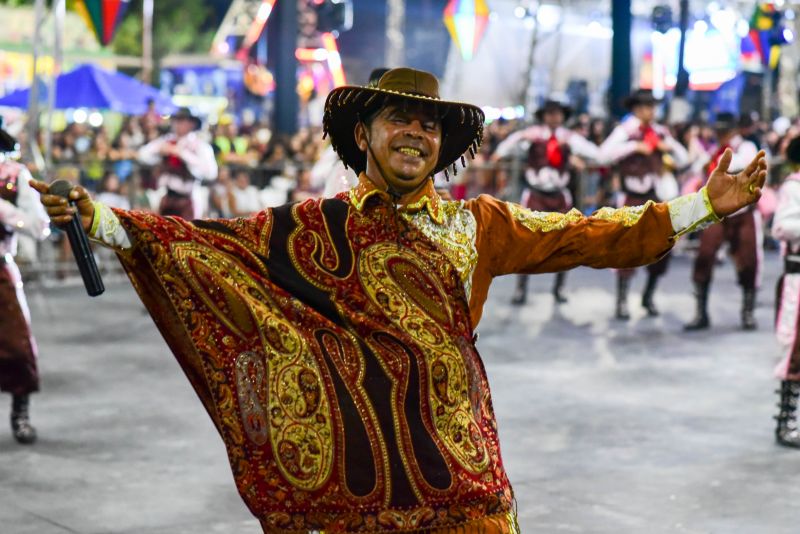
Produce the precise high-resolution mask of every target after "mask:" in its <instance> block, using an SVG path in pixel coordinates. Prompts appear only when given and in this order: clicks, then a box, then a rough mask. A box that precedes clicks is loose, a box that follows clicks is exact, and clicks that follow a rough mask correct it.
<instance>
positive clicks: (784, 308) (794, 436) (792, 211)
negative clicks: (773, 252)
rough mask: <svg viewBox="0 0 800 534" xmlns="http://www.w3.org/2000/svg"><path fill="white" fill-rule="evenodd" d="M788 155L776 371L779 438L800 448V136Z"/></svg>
mask: <svg viewBox="0 0 800 534" xmlns="http://www.w3.org/2000/svg"><path fill="white" fill-rule="evenodd" d="M786 159H787V160H788V161H789V162H790V163H791V164H792V165H793V166H794V167H795V172H794V173H792V174H790V175H789V176H787V177H786V179H785V180H784V182H783V185H782V186H781V189H780V193H779V200H778V208H777V210H776V211H775V218H774V219H773V222H772V234H773V235H774V236H775V237H776V238H777V239H780V240H781V241H782V242H783V247H782V248H783V258H784V271H783V275H781V277H780V279H779V280H778V287H777V299H776V302H775V307H776V319H775V333H776V335H777V338H778V343H779V345H780V348H781V355H782V358H781V362H780V363H779V364H778V366H777V367H776V368H775V375H776V376H777V378H778V379H780V380H781V387H780V389H779V390H778V393H779V395H780V403H779V404H778V407H779V409H780V411H779V412H778V415H777V417H776V419H777V421H778V425H777V427H776V429H775V439H776V441H777V442H778V443H779V444H780V445H785V446H788V447H796V448H800V431H798V428H797V403H798V396H800V137H798V138H795V139H794V140H792V141H791V142H790V143H789V146H788V148H787V150H786Z"/></svg>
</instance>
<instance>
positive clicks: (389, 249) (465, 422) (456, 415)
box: [358, 242, 489, 474]
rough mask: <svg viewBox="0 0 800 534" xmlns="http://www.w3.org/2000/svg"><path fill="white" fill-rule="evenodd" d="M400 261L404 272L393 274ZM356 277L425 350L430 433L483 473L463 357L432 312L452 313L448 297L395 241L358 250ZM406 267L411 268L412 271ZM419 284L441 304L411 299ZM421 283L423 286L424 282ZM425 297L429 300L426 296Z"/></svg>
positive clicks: (463, 462)
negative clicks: (411, 286) (429, 306)
mask: <svg viewBox="0 0 800 534" xmlns="http://www.w3.org/2000/svg"><path fill="white" fill-rule="evenodd" d="M399 263H402V264H403V266H404V268H403V269H402V272H403V273H404V276H405V277H406V280H404V283H403V284H401V283H400V282H399V281H398V280H397V279H396V278H395V276H396V273H398V272H399V271H398V269H397V268H396V267H395V268H393V265H397V264H399ZM358 270H359V279H360V280H361V283H362V284H363V287H364V289H365V291H366V292H367V294H368V295H369V297H370V299H371V300H372V301H373V302H374V303H375V305H376V306H377V307H378V308H379V309H380V310H381V312H382V313H383V314H384V315H385V316H386V318H387V319H389V320H390V321H391V322H392V323H394V324H395V325H396V326H397V327H398V328H400V329H401V330H402V331H404V332H407V333H408V334H409V335H410V336H411V337H412V338H413V339H414V340H415V341H416V342H417V343H419V345H420V346H421V348H422V349H423V351H424V362H425V367H426V369H427V373H426V374H427V379H428V388H429V391H430V395H429V397H428V398H429V400H430V413H431V416H432V417H433V421H434V427H435V432H436V434H437V435H438V436H439V439H440V440H441V442H442V443H443V444H444V445H445V447H446V448H447V450H448V451H449V452H450V453H451V454H452V456H453V457H454V458H455V459H456V460H457V461H458V463H459V464H461V466H462V467H463V468H464V469H466V470H468V471H470V472H471V473H474V474H479V473H482V472H483V470H484V469H485V468H486V466H487V465H488V463H489V455H488V453H487V450H486V445H485V443H484V442H483V440H482V439H481V433H480V430H479V426H478V424H477V422H476V419H475V415H474V414H475V411H474V410H473V407H472V406H471V404H470V398H471V397H470V394H469V393H470V385H469V379H468V376H467V369H466V365H465V362H464V358H463V356H462V355H461V352H460V351H459V349H458V347H457V346H456V345H455V344H454V343H453V340H452V338H451V337H450V336H449V335H448V334H447V332H446V331H445V330H444V329H443V328H442V326H441V325H439V324H438V323H437V321H436V320H435V319H434V317H432V315H442V314H445V315H446V316H447V317H450V316H452V312H451V311H450V310H449V309H447V302H448V298H447V296H446V295H445V294H444V289H443V288H442V287H441V285H440V283H439V281H438V280H437V278H436V277H435V276H426V275H425V266H424V265H421V264H420V263H419V257H418V256H417V255H416V254H413V253H410V252H409V251H407V250H406V249H404V248H402V247H399V246H398V245H397V244H396V243H389V242H383V243H377V244H375V245H372V246H370V247H369V248H367V249H365V250H363V251H362V252H361V254H360V256H359V262H358ZM411 271H415V273H414V274H413V275H412V274H411ZM415 283H416V284H418V285H420V287H419V289H418V290H417V291H416V292H418V293H423V294H425V293H427V292H429V291H431V290H433V294H434V295H435V296H436V298H435V300H436V301H438V302H441V306H443V307H444V309H440V310H436V311H435V312H433V313H432V312H431V311H430V310H427V309H425V308H424V307H423V306H421V305H420V303H421V302H422V299H421V298H419V297H417V298H413V299H412V298H411V297H410V295H409V293H408V285H409V284H415ZM423 285H424V287H423ZM428 302H430V301H428Z"/></svg>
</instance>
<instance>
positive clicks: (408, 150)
mask: <svg viewBox="0 0 800 534" xmlns="http://www.w3.org/2000/svg"><path fill="white" fill-rule="evenodd" d="M397 151H398V152H400V153H401V154H404V155H406V156H411V157H412V158H421V157H422V156H423V155H424V154H425V153H424V152H423V151H422V150H420V149H418V148H413V147H408V146H403V147H400V148H398V149H397Z"/></svg>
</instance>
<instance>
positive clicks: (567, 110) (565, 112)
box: [533, 105, 572, 122]
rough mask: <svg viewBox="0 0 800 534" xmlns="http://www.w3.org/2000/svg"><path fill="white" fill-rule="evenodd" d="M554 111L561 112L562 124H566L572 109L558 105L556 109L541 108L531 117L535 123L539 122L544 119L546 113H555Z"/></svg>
mask: <svg viewBox="0 0 800 534" xmlns="http://www.w3.org/2000/svg"><path fill="white" fill-rule="evenodd" d="M556 110H560V111H561V114H562V115H563V116H564V122H566V121H567V120H569V118H570V117H572V108H571V107H569V106H564V105H559V106H558V107H547V106H545V107H543V108H539V109H537V110H536V112H535V113H534V114H533V116H534V117H536V120H537V121H539V122H541V121H542V119H544V114H545V113H547V112H548V111H556Z"/></svg>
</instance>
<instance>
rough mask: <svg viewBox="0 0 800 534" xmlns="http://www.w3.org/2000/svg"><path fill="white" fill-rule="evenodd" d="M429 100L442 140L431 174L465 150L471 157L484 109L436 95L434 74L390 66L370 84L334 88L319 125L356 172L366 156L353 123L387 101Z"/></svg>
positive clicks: (452, 162)
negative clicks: (439, 125) (440, 128)
mask: <svg viewBox="0 0 800 534" xmlns="http://www.w3.org/2000/svg"><path fill="white" fill-rule="evenodd" d="M403 100H406V101H411V102H423V103H426V104H433V105H434V106H435V107H436V109H437V111H438V115H439V118H440V120H441V121H442V144H441V148H440V150H439V159H438V160H437V162H436V167H435V168H434V171H433V172H434V173H437V172H440V171H445V172H447V170H449V167H450V166H452V171H453V173H456V172H457V171H456V165H455V163H456V162H457V161H459V160H461V164H462V165H465V164H466V162H465V158H464V156H465V154H466V153H469V155H470V156H474V154H475V152H477V150H478V147H479V146H480V144H481V139H482V137H483V123H484V114H483V111H482V110H481V109H480V108H479V107H477V106H473V105H472V104H466V103H463V102H450V101H447V100H442V99H441V98H440V96H439V80H438V79H437V78H436V76H434V75H433V74H431V73H429V72H425V71H421V70H415V69H409V68H397V69H391V70H389V71H388V72H387V73H386V74H384V75H383V76H381V78H380V80H379V81H378V83H377V85H375V86H374V87H370V86H366V87H361V86H351V85H348V86H342V87H337V88H336V89H334V90H333V91H331V93H330V94H329V95H328V99H327V100H326V101H325V115H324V117H323V121H322V127H323V131H324V133H325V135H327V136H330V138H331V145H332V146H333V149H334V150H335V151H336V153H337V154H338V155H339V157H340V158H341V160H342V162H343V163H344V164H345V165H346V166H347V167H351V168H352V169H353V170H354V171H356V172H358V173H361V172H364V171H365V170H366V167H367V157H366V154H365V153H364V152H362V151H361V150H360V149H359V148H358V145H357V144H356V137H355V127H356V125H357V124H358V123H359V121H363V120H365V119H366V118H367V117H368V116H370V115H371V114H372V113H374V112H376V111H378V110H380V109H381V108H383V107H384V106H385V105H387V104H388V103H393V102H398V101H403Z"/></svg>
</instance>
